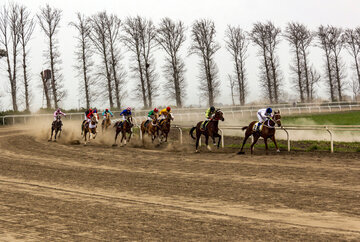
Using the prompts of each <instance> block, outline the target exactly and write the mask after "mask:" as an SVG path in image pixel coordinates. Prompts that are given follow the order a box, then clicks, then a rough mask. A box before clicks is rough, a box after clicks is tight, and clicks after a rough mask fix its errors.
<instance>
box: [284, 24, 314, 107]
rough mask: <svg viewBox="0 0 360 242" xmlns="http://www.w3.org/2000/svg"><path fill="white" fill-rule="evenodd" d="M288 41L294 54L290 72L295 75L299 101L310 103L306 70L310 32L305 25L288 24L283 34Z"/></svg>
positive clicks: (307, 71) (307, 72)
mask: <svg viewBox="0 0 360 242" xmlns="http://www.w3.org/2000/svg"><path fill="white" fill-rule="evenodd" d="M284 36H285V38H286V39H287V40H288V42H289V44H290V46H291V51H292V52H293V53H294V54H295V57H294V65H291V70H292V71H293V72H294V73H295V74H296V76H297V78H296V86H297V89H298V91H299V95H300V100H301V102H304V101H305V99H306V100H307V101H310V96H311V93H310V79H309V68H308V58H307V55H308V48H309V47H310V45H311V41H312V39H313V37H312V34H311V32H310V31H309V30H308V29H307V28H306V26H305V25H303V24H299V23H294V22H291V23H288V25H287V27H286V30H285V34H284Z"/></svg>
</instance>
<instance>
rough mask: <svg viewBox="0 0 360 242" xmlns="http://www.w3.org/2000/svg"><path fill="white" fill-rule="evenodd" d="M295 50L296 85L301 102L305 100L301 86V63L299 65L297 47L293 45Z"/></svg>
mask: <svg viewBox="0 0 360 242" xmlns="http://www.w3.org/2000/svg"><path fill="white" fill-rule="evenodd" d="M295 48H296V49H295V52H296V62H297V74H298V85H299V92H300V100H301V102H302V103H303V102H304V101H305V99H304V90H303V86H302V79H301V65H300V56H299V48H298V47H297V46H296V47H295Z"/></svg>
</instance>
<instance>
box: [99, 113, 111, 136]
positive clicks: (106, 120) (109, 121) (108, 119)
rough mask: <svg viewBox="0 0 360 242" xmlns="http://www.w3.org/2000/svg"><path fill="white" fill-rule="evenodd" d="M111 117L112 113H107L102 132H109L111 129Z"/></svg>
mask: <svg viewBox="0 0 360 242" xmlns="http://www.w3.org/2000/svg"><path fill="white" fill-rule="evenodd" d="M110 116H111V114H110V113H106V118H105V119H103V121H102V122H101V132H104V129H105V130H107V129H108V128H109V127H110V125H111V119H110Z"/></svg>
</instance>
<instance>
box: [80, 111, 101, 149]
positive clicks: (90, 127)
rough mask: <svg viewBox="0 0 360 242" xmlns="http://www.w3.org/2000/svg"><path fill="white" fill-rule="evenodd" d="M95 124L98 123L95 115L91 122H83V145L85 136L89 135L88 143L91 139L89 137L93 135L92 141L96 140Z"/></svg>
mask: <svg viewBox="0 0 360 242" xmlns="http://www.w3.org/2000/svg"><path fill="white" fill-rule="evenodd" d="M97 123H98V116H97V115H96V114H95V115H93V116H92V117H91V120H90V122H85V125H83V130H82V131H83V134H84V136H83V137H84V139H85V144H86V143H87V139H86V136H87V134H89V142H90V139H91V135H93V137H92V138H93V139H95V138H96V135H97V131H96V128H97Z"/></svg>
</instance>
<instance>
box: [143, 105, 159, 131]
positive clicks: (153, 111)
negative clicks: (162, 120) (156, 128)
mask: <svg viewBox="0 0 360 242" xmlns="http://www.w3.org/2000/svg"><path fill="white" fill-rule="evenodd" d="M158 112H159V109H157V108H154V110H151V111H150V112H149V113H148V117H147V120H146V122H145V124H144V125H145V127H146V125H147V124H148V122H149V121H152V120H154V119H155V116H156V115H157V114H158Z"/></svg>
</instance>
